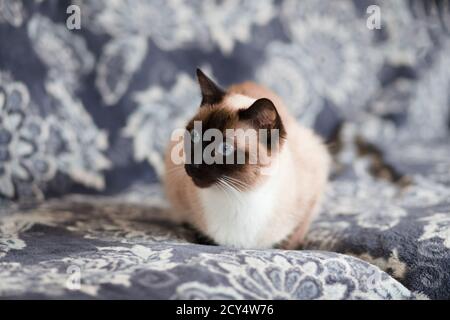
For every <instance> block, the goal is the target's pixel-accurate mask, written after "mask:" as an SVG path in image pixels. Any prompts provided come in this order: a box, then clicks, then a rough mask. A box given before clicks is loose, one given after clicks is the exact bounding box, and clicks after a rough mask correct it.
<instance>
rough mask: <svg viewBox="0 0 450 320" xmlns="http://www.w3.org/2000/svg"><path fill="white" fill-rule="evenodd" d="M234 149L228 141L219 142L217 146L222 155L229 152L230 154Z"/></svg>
mask: <svg viewBox="0 0 450 320" xmlns="http://www.w3.org/2000/svg"><path fill="white" fill-rule="evenodd" d="M233 151H234V147H233V145H231V144H230V143H222V142H221V143H220V144H219V145H218V146H217V152H219V153H220V154H222V155H224V156H226V157H227V156H229V155H230V154H232V153H233Z"/></svg>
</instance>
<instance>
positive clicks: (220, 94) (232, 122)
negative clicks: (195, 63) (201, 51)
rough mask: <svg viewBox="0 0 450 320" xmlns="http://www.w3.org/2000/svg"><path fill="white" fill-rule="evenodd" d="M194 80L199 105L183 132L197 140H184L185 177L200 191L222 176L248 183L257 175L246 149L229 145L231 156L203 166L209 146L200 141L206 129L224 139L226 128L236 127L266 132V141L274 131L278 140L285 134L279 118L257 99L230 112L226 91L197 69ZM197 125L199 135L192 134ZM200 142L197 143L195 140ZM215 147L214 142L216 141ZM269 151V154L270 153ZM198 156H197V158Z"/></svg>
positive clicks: (269, 105) (264, 101)
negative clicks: (189, 178) (197, 83)
mask: <svg viewBox="0 0 450 320" xmlns="http://www.w3.org/2000/svg"><path fill="white" fill-rule="evenodd" d="M197 77H198V82H199V85H200V89H201V93H202V103H201V106H200V109H199V111H198V113H197V115H196V116H195V117H194V118H193V119H192V120H191V121H190V122H189V123H188V125H187V127H186V130H187V132H188V133H189V134H190V135H192V134H196V135H198V136H199V137H198V138H195V139H193V138H192V136H191V137H189V136H186V137H185V148H189V150H190V152H188V153H186V156H187V157H189V158H186V164H185V170H186V173H187V175H188V176H190V177H191V178H192V181H193V182H194V184H195V185H196V186H198V187H200V188H206V187H209V186H211V185H213V184H214V183H216V182H217V181H218V180H220V179H221V178H222V177H232V178H233V177H234V178H238V179H239V180H242V181H246V182H251V181H252V177H253V178H254V177H255V175H256V174H257V172H258V165H257V164H249V163H248V160H249V154H248V151H247V150H239V149H238V148H237V147H236V145H234V144H233V145H232V154H227V153H226V152H222V156H223V157H224V158H223V159H222V161H221V162H220V163H206V162H205V161H203V154H204V151H205V149H206V148H207V147H208V145H210V144H211V143H212V142H211V141H203V139H202V138H203V135H204V133H205V132H206V131H207V130H209V129H216V130H219V131H220V132H222V136H223V137H225V136H226V131H227V129H236V128H238V127H239V126H242V125H245V126H246V127H249V128H253V129H255V130H260V129H266V130H267V132H268V137H267V138H268V139H267V141H271V140H270V138H271V137H270V132H271V131H270V130H271V129H277V130H278V131H279V137H280V140H279V141H282V140H283V139H284V138H285V135H286V132H285V129H284V126H283V123H282V121H281V118H280V116H279V114H278V112H277V110H276V108H275V106H274V104H273V103H272V101H270V100H269V99H265V98H262V99H258V100H257V101H255V102H254V103H253V104H252V105H251V106H250V107H249V108H247V109H242V110H232V109H230V108H226V107H225V106H224V105H223V101H224V98H225V97H226V92H225V91H224V90H223V89H221V88H220V87H219V86H218V85H217V84H215V83H214V82H213V81H212V80H211V79H209V78H208V77H207V76H206V75H205V74H204V73H203V72H202V71H201V70H200V69H197ZM195 121H199V122H200V123H201V132H194V131H195V130H194V122H195ZM197 140H200V141H197ZM221 142H222V146H227V145H229V141H225V139H224V140H223V141H221ZM216 145H217V142H216ZM264 147H265V148H267V149H270V150H271V149H274V146H272V145H270V144H265V145H264ZM270 150H269V151H270ZM199 152H200V153H201V156H200V161H199V159H198V158H197V159H195V157H194V155H195V153H197V154H198V153H199ZM230 156H232V157H233V159H234V161H227V159H226V158H227V157H230ZM242 156H243V157H244V162H243V163H242V162H237V161H236V159H238V157H242ZM197 157H198V156H197Z"/></svg>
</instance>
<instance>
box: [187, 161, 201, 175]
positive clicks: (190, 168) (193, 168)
mask: <svg viewBox="0 0 450 320" xmlns="http://www.w3.org/2000/svg"><path fill="white" fill-rule="evenodd" d="M184 168H185V170H186V173H187V174H188V176H192V175H193V174H195V173H196V172H198V169H199V168H200V165H199V164H186V165H185V166H184Z"/></svg>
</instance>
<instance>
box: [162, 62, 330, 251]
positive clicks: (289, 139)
mask: <svg viewBox="0 0 450 320" xmlns="http://www.w3.org/2000/svg"><path fill="white" fill-rule="evenodd" d="M197 79H198V83H199V85H200V91H201V95H202V100H201V104H200V107H199V109H198V111H197V114H196V115H195V116H194V117H193V118H192V119H191V120H190V121H189V122H188V124H187V126H186V132H187V133H188V135H185V136H184V140H183V144H184V146H185V147H191V148H195V147H196V146H197V147H200V149H201V151H205V147H206V146H207V144H208V143H205V142H204V141H202V142H201V143H200V142H199V136H200V135H202V134H203V133H204V132H205V131H206V130H207V129H216V130H217V129H218V130H220V132H222V133H224V134H225V131H226V129H235V130H238V129H244V130H247V129H254V130H261V129H262V130H267V132H269V133H268V136H271V134H270V133H272V132H273V133H277V134H274V136H277V137H278V140H275V141H274V142H273V141H272V140H270V141H269V138H268V139H261V136H259V135H258V136H256V137H255V136H253V137H251V138H249V140H245V139H244V138H245V137H244V136H239V135H236V136H234V139H235V140H234V141H232V142H231V143H229V144H227V143H226V141H228V140H224V142H223V143H220V144H219V146H220V148H221V149H220V148H219V149H220V150H219V149H218V150H217V152H219V153H221V154H219V158H220V156H223V157H228V156H229V155H230V154H232V155H233V156H235V155H236V153H237V152H238V151H241V153H243V154H245V160H244V162H241V163H231V164H229V163H213V164H207V163H206V162H204V161H203V160H201V161H200V162H195V161H190V160H192V155H187V152H186V153H185V154H184V159H185V161H184V163H178V162H177V161H174V150H175V148H176V146H177V145H179V143H180V141H175V140H173V141H171V142H170V143H169V146H168V148H167V150H166V154H165V161H164V162H165V174H164V177H163V180H164V189H165V193H166V196H167V198H168V200H169V202H170V204H171V206H172V210H170V212H171V213H170V216H171V218H172V219H174V220H175V221H177V222H180V223H188V224H190V225H192V226H194V227H195V228H196V229H197V230H199V231H200V232H202V233H203V234H204V235H206V236H208V237H209V238H211V239H212V240H213V241H214V242H215V243H217V244H219V245H224V246H229V247H234V248H245V249H262V248H272V247H274V246H281V248H284V249H295V248H298V246H299V245H300V244H301V243H302V240H303V238H304V237H305V234H306V232H307V230H308V228H309V225H310V223H311V221H312V219H313V218H314V216H315V215H316V214H317V213H318V212H319V210H320V204H321V199H322V195H323V193H324V190H325V188H326V186H327V182H328V175H329V170H330V164H331V158H330V155H329V152H328V150H327V148H326V146H325V145H324V143H323V141H322V139H321V138H320V137H319V136H318V135H316V134H315V133H314V132H313V131H312V130H310V129H308V128H306V127H303V126H301V125H299V124H298V123H297V121H296V119H295V118H294V117H293V116H292V115H291V114H289V112H288V109H287V108H286V107H285V105H284V103H283V101H282V100H281V98H280V97H278V96H277V95H276V94H275V93H273V92H272V91H270V90H269V89H267V88H265V87H263V86H261V85H258V84H256V83H253V82H244V83H241V84H235V85H232V86H230V87H229V88H228V90H223V89H222V88H221V87H219V86H218V85H217V84H216V83H214V82H213V81H212V80H211V79H209V78H208V77H207V76H206V75H205V74H204V73H203V72H202V71H201V70H200V69H197ZM195 123H197V124H198V123H201V124H202V129H201V130H202V132H196V131H195V130H194V127H195ZM274 130H275V131H274ZM227 137H228V136H227ZM252 144H253V145H254V144H257V145H258V147H259V148H260V150H265V151H266V152H265V153H264V152H262V153H261V154H262V155H261V157H260V155H259V153H258V154H255V151H254V149H251V148H250V147H249V146H252ZM216 149H217V148H215V149H214V151H216ZM213 153H214V152H213ZM264 155H265V156H264ZM259 157H260V158H259ZM252 159H253V160H255V159H256V160H258V159H259V160H262V159H264V160H265V161H251V160H252ZM235 162H236V161H235Z"/></svg>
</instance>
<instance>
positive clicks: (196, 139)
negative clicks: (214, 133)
mask: <svg viewBox="0 0 450 320" xmlns="http://www.w3.org/2000/svg"><path fill="white" fill-rule="evenodd" d="M191 141H192V142H193V143H199V142H200V134H199V133H198V132H197V130H192V131H191Z"/></svg>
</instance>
